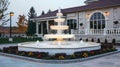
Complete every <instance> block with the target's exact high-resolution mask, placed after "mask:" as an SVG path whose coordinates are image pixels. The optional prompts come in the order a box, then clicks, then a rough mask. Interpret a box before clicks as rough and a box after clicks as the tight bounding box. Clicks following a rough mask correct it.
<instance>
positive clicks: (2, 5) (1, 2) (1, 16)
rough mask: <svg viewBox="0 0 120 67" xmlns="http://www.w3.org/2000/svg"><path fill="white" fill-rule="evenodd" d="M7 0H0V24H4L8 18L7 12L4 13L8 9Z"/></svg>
mask: <svg viewBox="0 0 120 67" xmlns="http://www.w3.org/2000/svg"><path fill="white" fill-rule="evenodd" d="M9 4H10V2H9V0H0V25H4V24H5V23H6V22H7V21H9V19H6V16H7V14H8V13H5V12H6V11H7V9H8V6H9Z"/></svg>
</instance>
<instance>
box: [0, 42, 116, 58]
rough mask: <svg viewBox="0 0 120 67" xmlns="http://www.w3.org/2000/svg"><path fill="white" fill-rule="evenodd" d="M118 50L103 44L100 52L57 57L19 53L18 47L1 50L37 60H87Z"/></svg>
mask: <svg viewBox="0 0 120 67" xmlns="http://www.w3.org/2000/svg"><path fill="white" fill-rule="evenodd" d="M116 50H117V49H116V48H115V47H114V46H113V44H103V45H101V49H100V50H92V51H80V52H74V53H73V54H72V55H67V54H66V53H56V54H55V55H49V53H48V52H25V51H18V46H10V47H4V48H3V49H0V52H3V53H9V54H15V55H20V56H26V57H32V58H37V59H46V60H68V59H79V58H86V57H90V56H95V55H99V54H103V53H108V52H112V51H116Z"/></svg>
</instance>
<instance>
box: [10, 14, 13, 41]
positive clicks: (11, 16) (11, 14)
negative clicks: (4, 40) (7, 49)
mask: <svg viewBox="0 0 120 67" xmlns="http://www.w3.org/2000/svg"><path fill="white" fill-rule="evenodd" d="M9 15H10V39H9V41H13V40H12V28H11V26H12V16H13V15H14V12H10V14H9Z"/></svg>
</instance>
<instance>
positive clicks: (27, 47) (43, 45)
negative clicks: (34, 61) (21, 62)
mask: <svg viewBox="0 0 120 67" xmlns="http://www.w3.org/2000/svg"><path fill="white" fill-rule="evenodd" d="M98 49H101V45H100V44H99V43H93V42H84V43H81V42H76V41H66V42H65V43H63V44H61V45H57V44H56V43H53V42H52V41H43V42H38V41H37V42H25V43H19V44H18V50H19V51H32V52H34V51H35V52H48V53H49V54H50V55H54V54H56V53H66V54H67V55H71V54H73V53H74V52H77V51H91V50H98Z"/></svg>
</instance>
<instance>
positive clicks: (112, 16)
mask: <svg viewBox="0 0 120 67" xmlns="http://www.w3.org/2000/svg"><path fill="white" fill-rule="evenodd" d="M119 11H120V7H115V8H114V7H113V8H105V9H99V10H91V11H84V12H79V13H69V14H67V15H66V17H67V18H66V19H67V20H69V19H76V20H77V22H78V25H77V26H78V28H79V29H81V28H84V29H89V28H90V27H89V26H90V25H89V19H90V17H91V15H92V14H94V13H95V12H101V13H102V14H103V15H104V16H105V20H106V28H107V29H110V28H114V27H113V22H114V21H119V22H120V12H119ZM106 12H107V13H108V14H106ZM78 14H79V17H78ZM78 18H79V20H78ZM80 23H83V27H80Z"/></svg>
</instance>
